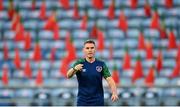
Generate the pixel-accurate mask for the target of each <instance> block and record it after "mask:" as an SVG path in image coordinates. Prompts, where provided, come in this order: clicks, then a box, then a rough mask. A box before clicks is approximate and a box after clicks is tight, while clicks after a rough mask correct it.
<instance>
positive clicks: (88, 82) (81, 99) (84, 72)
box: [67, 40, 118, 106]
mask: <svg viewBox="0 0 180 107" xmlns="http://www.w3.org/2000/svg"><path fill="white" fill-rule="evenodd" d="M95 51H96V49H95V42H94V41H93V40H87V41H85V43H84V48H83V52H84V54H85V58H84V59H79V60H77V61H76V62H75V64H74V65H73V67H72V68H70V69H69V70H68V72H67V77H68V78H71V77H72V76H73V75H74V74H76V76H77V80H78V85H79V86H78V98H77V106H103V105H104V92H103V84H102V79H103V77H104V78H105V80H106V81H107V83H108V85H109V87H110V89H111V92H112V96H111V100H112V101H113V102H114V101H116V100H118V95H117V89H116V85H115V82H114V80H113V79H112V77H111V74H110V72H109V70H108V68H107V66H106V64H105V63H104V62H103V61H100V60H98V59H97V58H95V57H94V55H95Z"/></svg>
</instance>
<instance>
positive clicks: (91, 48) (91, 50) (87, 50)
mask: <svg viewBox="0 0 180 107" xmlns="http://www.w3.org/2000/svg"><path fill="white" fill-rule="evenodd" d="M95 51H96V49H95V45H94V44H93V43H86V44H85V45H84V48H83V52H84V54H85V57H88V58H92V57H94V54H95Z"/></svg>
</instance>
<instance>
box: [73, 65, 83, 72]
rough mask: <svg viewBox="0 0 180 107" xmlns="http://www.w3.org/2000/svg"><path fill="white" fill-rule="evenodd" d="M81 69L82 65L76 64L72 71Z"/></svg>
mask: <svg viewBox="0 0 180 107" xmlns="http://www.w3.org/2000/svg"><path fill="white" fill-rule="evenodd" d="M82 68H83V64H78V65H76V66H75V67H74V69H75V70H76V71H81V70H82Z"/></svg>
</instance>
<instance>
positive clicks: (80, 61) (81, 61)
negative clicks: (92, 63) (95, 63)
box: [72, 59, 84, 67]
mask: <svg viewBox="0 0 180 107" xmlns="http://www.w3.org/2000/svg"><path fill="white" fill-rule="evenodd" d="M83 62H84V59H79V60H77V61H76V62H74V64H73V66H72V67H75V66H76V65H78V64H81V63H83Z"/></svg>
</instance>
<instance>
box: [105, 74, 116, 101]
mask: <svg viewBox="0 0 180 107" xmlns="http://www.w3.org/2000/svg"><path fill="white" fill-rule="evenodd" d="M106 81H107V83H108V85H109V87H110V89H111V92H112V96H111V100H112V101H113V102H114V101H116V100H118V95H117V88H116V84H115V82H114V80H113V78H112V77H107V78H106Z"/></svg>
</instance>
